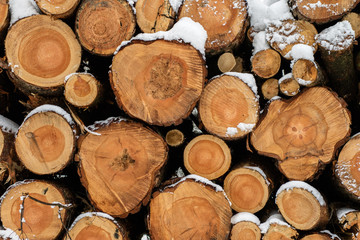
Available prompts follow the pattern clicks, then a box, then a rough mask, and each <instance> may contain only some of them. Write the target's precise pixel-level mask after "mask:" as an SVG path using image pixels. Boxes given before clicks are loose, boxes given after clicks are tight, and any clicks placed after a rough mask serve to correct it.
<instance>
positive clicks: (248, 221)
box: [230, 212, 261, 240]
mask: <svg viewBox="0 0 360 240" xmlns="http://www.w3.org/2000/svg"><path fill="white" fill-rule="evenodd" d="M231 224H232V225H233V227H232V229H231V236H230V239H231V240H260V239H261V232H260V228H259V225H260V220H259V219H258V218H257V217H256V216H255V215H254V214H251V213H247V212H242V213H237V214H235V215H234V216H232V218H231Z"/></svg>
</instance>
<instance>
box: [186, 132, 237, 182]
mask: <svg viewBox="0 0 360 240" xmlns="http://www.w3.org/2000/svg"><path fill="white" fill-rule="evenodd" d="M230 164H231V153H230V149H229V147H228V146H227V144H226V143H225V142H224V141H223V140H221V139H220V138H217V137H215V136H212V135H200V136H197V137H195V138H194V139H193V140H191V141H190V142H189V143H188V145H186V147H185V150H184V165H185V168H186V169H187V170H188V171H189V172H190V173H192V174H196V175H199V176H202V177H205V178H207V179H209V180H213V179H216V178H219V177H221V176H222V175H224V174H225V173H226V172H227V171H228V170H229V168H230Z"/></svg>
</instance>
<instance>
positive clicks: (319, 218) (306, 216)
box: [275, 181, 330, 230]
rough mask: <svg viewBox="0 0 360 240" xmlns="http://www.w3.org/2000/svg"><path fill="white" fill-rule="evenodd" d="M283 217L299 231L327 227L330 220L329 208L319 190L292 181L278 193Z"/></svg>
mask: <svg viewBox="0 0 360 240" xmlns="http://www.w3.org/2000/svg"><path fill="white" fill-rule="evenodd" d="M275 202H276V205H277V206H278V207H279V211H280V213H281V215H282V216H283V217H284V218H285V220H286V221H287V222H288V223H290V224H291V225H292V226H293V227H295V228H296V229H299V230H312V229H316V228H320V227H323V226H325V225H326V224H327V223H328V221H329V218H330V213H329V209H328V206H327V204H326V202H325V200H324V198H323V196H322V195H321V194H320V192H319V191H318V190H316V189H315V188H314V187H312V186H311V185H309V184H307V183H305V182H302V181H290V182H287V183H285V184H283V185H281V186H280V188H279V189H278V191H277V192H276V199H275Z"/></svg>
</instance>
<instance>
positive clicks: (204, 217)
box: [148, 178, 232, 240]
mask: <svg viewBox="0 0 360 240" xmlns="http://www.w3.org/2000/svg"><path fill="white" fill-rule="evenodd" d="M205 181H206V180H205ZM217 187H219V186H217ZM231 216H232V213H231V208H230V205H229V202H228V201H227V199H226V197H225V195H224V192H223V191H221V190H220V191H216V190H215V189H214V186H211V185H209V183H206V182H205V183H203V182H200V181H197V180H194V179H191V178H183V179H182V180H180V181H179V182H177V183H175V184H173V185H170V186H167V187H166V188H165V189H164V190H163V191H161V192H155V193H154V194H153V197H152V199H151V201H150V215H149V218H148V219H149V220H148V228H149V231H150V236H151V239H153V240H160V239H161V240H162V239H179V240H181V239H184V240H187V239H191V238H197V239H227V238H228V237H229V234H230V227H231V223H230V218H231Z"/></svg>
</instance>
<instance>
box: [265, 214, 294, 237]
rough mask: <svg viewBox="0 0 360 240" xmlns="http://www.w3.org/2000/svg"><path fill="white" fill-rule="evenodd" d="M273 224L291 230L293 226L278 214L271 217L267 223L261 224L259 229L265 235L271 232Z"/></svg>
mask: <svg viewBox="0 0 360 240" xmlns="http://www.w3.org/2000/svg"><path fill="white" fill-rule="evenodd" d="M271 224H279V225H283V226H287V227H290V228H291V226H290V225H289V224H288V223H286V222H285V220H284V218H283V217H282V216H281V215H280V214H278V213H277V214H273V215H271V216H270V217H269V218H268V219H267V220H266V221H265V222H263V223H261V224H260V226H259V228H260V231H261V233H262V234H265V233H266V232H267V231H268V230H269V228H270V225H271Z"/></svg>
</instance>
